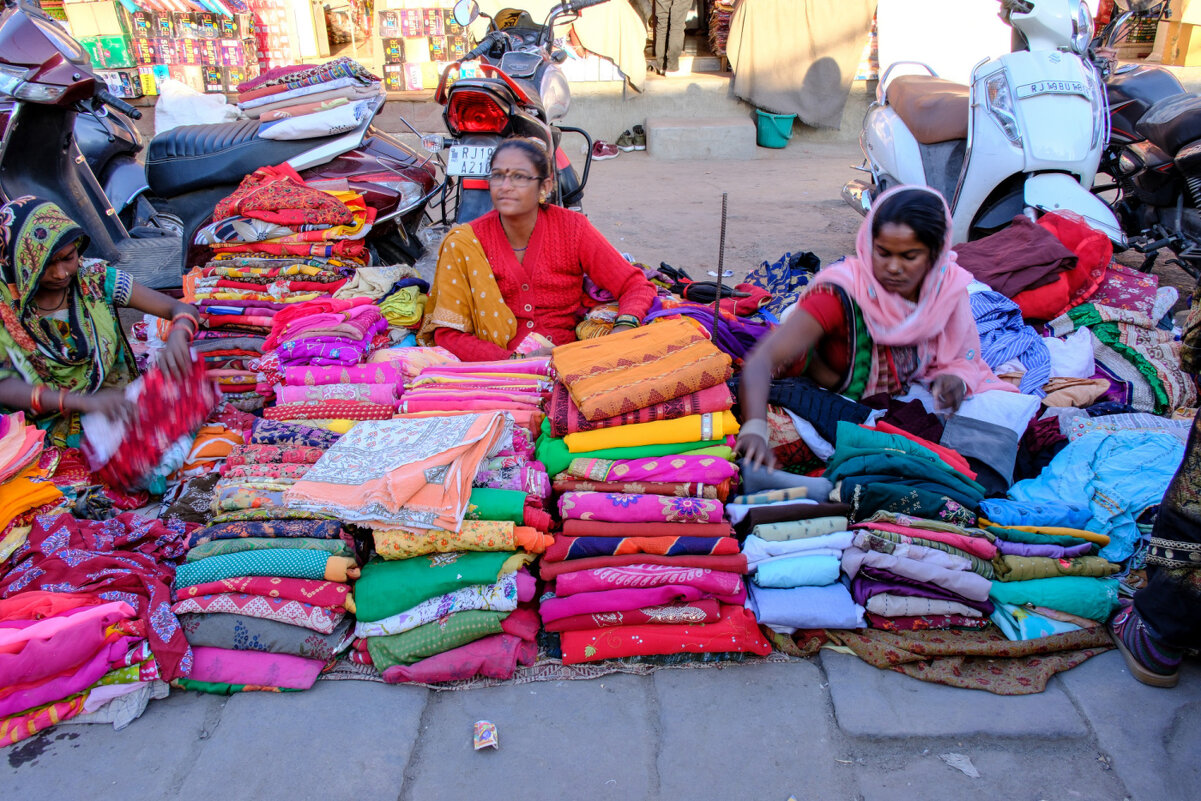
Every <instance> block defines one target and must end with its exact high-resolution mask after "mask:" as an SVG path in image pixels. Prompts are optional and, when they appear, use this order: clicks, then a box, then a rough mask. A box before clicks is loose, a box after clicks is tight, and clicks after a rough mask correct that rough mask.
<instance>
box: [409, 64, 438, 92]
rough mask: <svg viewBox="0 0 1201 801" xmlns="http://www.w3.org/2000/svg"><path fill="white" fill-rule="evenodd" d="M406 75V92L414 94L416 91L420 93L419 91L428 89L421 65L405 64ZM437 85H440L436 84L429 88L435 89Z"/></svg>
mask: <svg viewBox="0 0 1201 801" xmlns="http://www.w3.org/2000/svg"><path fill="white" fill-rule="evenodd" d="M404 74H405V90H406V91H409V92H414V91H418V90H421V89H425V88H426V87H425V81H424V80H423V78H422V69H421V65H420V64H405V65H404ZM437 85H438V84H437V83H435V84H433V85H431V86H430V87H429V88H430V89H433V88H435V87H436V86H437Z"/></svg>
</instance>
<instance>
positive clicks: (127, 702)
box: [0, 513, 193, 745]
mask: <svg viewBox="0 0 1201 801" xmlns="http://www.w3.org/2000/svg"><path fill="white" fill-rule="evenodd" d="M183 541H184V537H183V527H182V525H177V524H170V525H168V524H164V523H162V522H160V521H157V520H148V519H146V518H143V517H140V516H138V515H135V514H132V513H125V514H121V515H118V516H116V517H114V518H112V519H110V520H105V521H88V520H78V519H77V518H75V517H73V516H71V515H69V514H57V515H40V516H38V517H36V518H34V520H33V522H32V526H31V529H30V532H29V534H28V539H27V541H26V542H25V543H24V544H22V545H21V546H20V547H19V548H17V550H16V551H15V552H14V553H13V555H12V568H11V569H10V570H8V571H7V572H6V574H5V575H4V576H3V577H2V578H0V744H5V745H7V744H10V743H14V742H17V741H19V740H22V739H24V738H26V737H30V736H32V735H33V734H36V733H37V732H39V731H42V730H44V729H47V728H49V727H50V726H53V725H55V724H58V723H63V722H66V721H68V720H71V719H75V720H77V721H79V722H92V723H104V722H107V723H113V724H114V725H115V726H117V727H118V728H120V727H122V726H124V725H125V724H127V723H129V722H130V721H131V720H133V719H134V718H136V717H138V715H140V714H141V713H142V711H143V710H144V709H145V707H146V704H147V702H148V701H149V700H150V699H151V698H161V697H163V696H165V695H166V692H167V688H166V686H165V685H164V684H162V683H161V681H160V679H161V680H162V681H169V680H171V679H174V678H176V677H178V676H182V675H185V674H186V673H187V672H188V671H189V670H191V669H192V661H193V657H192V653H191V651H190V650H189V648H188V643H187V640H186V639H185V637H184V634H183V631H182V629H181V627H180V625H179V622H178V621H177V620H176V618H175V615H173V614H172V613H171V611H170V608H169V606H170V604H169V601H168V598H169V592H170V591H169V590H168V585H169V583H170V582H171V580H172V577H173V575H174V572H175V570H174V564H175V560H176V559H177V558H178V557H179V556H180V555H181V554H182V552H183Z"/></svg>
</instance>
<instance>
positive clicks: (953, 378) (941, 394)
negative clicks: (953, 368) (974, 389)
mask: <svg viewBox="0 0 1201 801" xmlns="http://www.w3.org/2000/svg"><path fill="white" fill-rule="evenodd" d="M930 392H931V393H932V394H933V395H934V409H935V411H946V412H951V413H954V412H957V411H959V407H960V406H961V405H962V404H963V398H964V396H965V395H966V394H967V384H966V383H965V382H964V380H963V379H962V378H960V377H959V376H957V375H950V374H949V373H942V374H941V375H938V376H935V378H934V382H933V383H932V384H931V385H930Z"/></svg>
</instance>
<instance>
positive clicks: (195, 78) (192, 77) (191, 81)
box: [168, 64, 204, 92]
mask: <svg viewBox="0 0 1201 801" xmlns="http://www.w3.org/2000/svg"><path fill="white" fill-rule="evenodd" d="M168 69H169V70H170V72H171V79H172V80H175V81H179V82H180V83H182V84H186V85H188V86H190V87H192V88H193V89H195V90H196V91H197V92H203V91H204V68H203V67H199V66H189V65H182V64H172V65H171V66H170V67H168Z"/></svg>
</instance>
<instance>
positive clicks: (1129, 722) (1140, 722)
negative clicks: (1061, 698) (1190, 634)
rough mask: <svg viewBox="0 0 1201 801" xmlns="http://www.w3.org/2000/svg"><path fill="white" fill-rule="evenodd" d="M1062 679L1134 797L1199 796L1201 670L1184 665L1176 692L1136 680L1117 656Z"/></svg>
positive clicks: (1172, 799) (1159, 800)
mask: <svg viewBox="0 0 1201 801" xmlns="http://www.w3.org/2000/svg"><path fill="white" fill-rule="evenodd" d="M1060 676H1061V681H1062V682H1063V686H1064V688H1065V689H1066V691H1067V693H1068V694H1069V695H1070V696H1071V697H1072V698H1073V699H1074V700H1075V701H1076V703H1077V704H1078V705H1079V706H1080V709H1081V710H1082V711H1083V713H1084V715H1085V716H1086V717H1087V719H1088V722H1089V724H1090V725H1091V726H1092V729H1093V732H1094V734H1095V735H1096V738H1097V743H1098V744H1099V745H1100V747H1101V748H1102V749H1104V750H1105V752H1106V753H1107V754H1108V755H1109V756H1110V758H1111V759H1112V760H1113V767H1114V770H1115V771H1116V772H1117V773H1118V775H1119V776H1121V777H1122V780H1123V781H1124V782H1125V783H1126V786H1127V787H1128V788H1130V792H1131V795H1132V797H1133V798H1135V799H1139V800H1140V801H1141V799H1147V801H1185V800H1186V799H1187V800H1188V801H1192V800H1193V799H1196V798H1197V797H1198V796H1201V789H1199V788H1201V758H1199V755H1201V665H1199V664H1198V663H1197V662H1196V661H1195V660H1192V661H1188V662H1186V663H1185V664H1184V666H1183V667H1182V668H1181V670H1180V684H1179V685H1177V686H1176V687H1174V688H1172V689H1162V688H1158V687H1148V686H1147V685H1145V684H1141V683H1139V682H1138V681H1136V680H1135V679H1134V678H1133V677H1131V675H1130V672H1129V670H1127V668H1126V662H1125V660H1123V659H1122V655H1121V654H1120V653H1118V652H1117V651H1110V652H1108V653H1105V654H1102V655H1101V656H1095V657H1093V658H1092V659H1090V660H1088V661H1087V662H1085V663H1084V664H1083V665H1081V666H1080V667H1077V668H1074V669H1073V670H1069V671H1067V672H1066V673H1062V674H1060Z"/></svg>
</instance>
